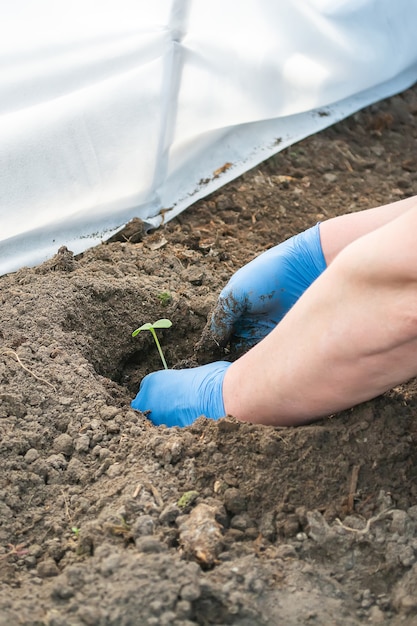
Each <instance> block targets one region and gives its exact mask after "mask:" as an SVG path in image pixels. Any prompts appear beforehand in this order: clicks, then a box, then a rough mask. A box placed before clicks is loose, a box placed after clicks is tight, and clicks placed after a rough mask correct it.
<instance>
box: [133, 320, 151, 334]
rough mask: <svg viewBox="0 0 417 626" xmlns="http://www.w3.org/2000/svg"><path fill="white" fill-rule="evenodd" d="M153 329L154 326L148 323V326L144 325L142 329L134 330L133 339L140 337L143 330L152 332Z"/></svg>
mask: <svg viewBox="0 0 417 626" xmlns="http://www.w3.org/2000/svg"><path fill="white" fill-rule="evenodd" d="M151 328H153V325H152V324H150V323H149V322H147V323H146V324H143V325H142V326H141V327H140V328H137V329H136V330H134V331H133V333H132V337H136V335H139V333H140V331H141V330H151Z"/></svg>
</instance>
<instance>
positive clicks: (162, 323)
mask: <svg viewBox="0 0 417 626" xmlns="http://www.w3.org/2000/svg"><path fill="white" fill-rule="evenodd" d="M171 326H172V322H171V320H167V319H162V320H156V322H154V323H153V324H150V323H149V322H147V323H146V324H143V325H142V326H141V327H140V328H137V329H136V330H134V331H133V333H132V337H136V335H138V334H139V333H140V331H141V330H149V331H150V332H151V334H152V337H153V338H154V340H155V344H156V347H157V348H158V352H159V356H160V357H161V361H162V364H163V366H164V368H165V369H166V370H167V369H168V365H167V362H166V361H165V357H164V353H163V352H162V348H161V345H160V343H159V340H158V337H157V335H156V332H155V328H170V327H171Z"/></svg>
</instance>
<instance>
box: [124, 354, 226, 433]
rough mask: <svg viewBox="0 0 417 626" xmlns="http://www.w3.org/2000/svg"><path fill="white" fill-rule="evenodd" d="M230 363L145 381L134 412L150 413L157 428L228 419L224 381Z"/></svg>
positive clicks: (159, 374) (150, 376)
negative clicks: (224, 399) (201, 416)
mask: <svg viewBox="0 0 417 626" xmlns="http://www.w3.org/2000/svg"><path fill="white" fill-rule="evenodd" d="M230 365H231V363H228V362H227V361H217V362H215V363H208V364H207V365H202V366H200V367H195V368H191V369H183V370H161V371H158V372H152V374H148V375H147V376H145V378H144V379H143V380H142V382H141V384H140V388H139V393H138V394H137V396H136V398H135V399H134V400H133V401H132V403H131V406H132V408H134V409H136V410H138V411H142V412H144V411H150V414H149V416H148V417H149V419H150V420H151V422H153V424H155V425H156V426H160V425H161V424H165V425H166V426H189V425H190V424H192V423H193V422H194V420H196V419H197V417H200V415H205V416H206V417H210V418H212V419H215V420H216V419H219V418H220V417H224V416H225V410H224V404H223V393H222V392H223V378H224V375H225V373H226V370H227V368H228V367H229V366H230Z"/></svg>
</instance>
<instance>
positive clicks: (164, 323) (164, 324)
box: [145, 319, 172, 328]
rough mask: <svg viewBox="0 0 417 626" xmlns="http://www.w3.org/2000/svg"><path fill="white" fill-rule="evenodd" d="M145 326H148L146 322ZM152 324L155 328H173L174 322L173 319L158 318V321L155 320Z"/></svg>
mask: <svg viewBox="0 0 417 626" xmlns="http://www.w3.org/2000/svg"><path fill="white" fill-rule="evenodd" d="M145 326H146V324H145ZM152 326H153V327H154V328H171V326H172V322H171V320H167V319H162V320H156V322H154V323H153V324H152Z"/></svg>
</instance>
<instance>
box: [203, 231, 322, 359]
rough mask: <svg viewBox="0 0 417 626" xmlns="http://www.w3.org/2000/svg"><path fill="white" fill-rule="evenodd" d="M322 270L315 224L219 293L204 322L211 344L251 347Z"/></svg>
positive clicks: (254, 263)
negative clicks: (206, 321) (208, 322)
mask: <svg viewBox="0 0 417 626" xmlns="http://www.w3.org/2000/svg"><path fill="white" fill-rule="evenodd" d="M325 269H326V261H325V259H324V256H323V251H322V248H321V242H320V232H319V224H316V225H315V226H313V227H312V228H309V229H308V230H306V231H304V232H302V233H300V234H298V235H295V236H294V237H291V238H290V239H287V240H286V241H284V242H283V243H280V244H279V245H277V246H275V247H274V248H271V249H270V250H267V251H266V252H264V253H262V254H261V255H260V256H258V257H257V258H255V259H254V260H253V261H251V262H250V263H248V264H247V265H244V266H243V267H242V268H241V269H240V270H238V271H237V272H236V273H235V274H234V275H233V276H232V278H231V279H230V280H229V282H228V283H227V285H226V287H225V288H224V289H223V290H222V291H221V293H220V296H219V299H218V301H217V304H216V307H215V310H214V312H213V315H212V318H211V322H210V330H211V333H212V336H213V339H214V340H215V341H216V342H217V343H218V344H219V345H220V346H225V345H226V344H227V343H228V341H231V343H232V345H234V346H235V347H236V348H238V349H240V348H246V347H251V346H254V345H255V344H256V343H258V342H259V341H260V340H261V339H263V338H264V337H265V336H266V335H267V334H268V333H270V332H271V330H272V329H273V328H275V326H276V325H277V324H278V322H279V321H280V320H281V319H282V318H283V317H284V315H285V314H286V313H287V312H288V311H289V309H290V308H291V307H292V306H293V305H294V304H295V302H296V301H297V300H298V298H299V297H300V296H301V295H302V294H303V293H304V291H305V290H306V289H307V287H309V286H310V285H311V283H312V282H313V281H314V280H315V279H316V278H317V277H318V276H319V275H320V274H321V273H322V272H323V271H324V270H325Z"/></svg>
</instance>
